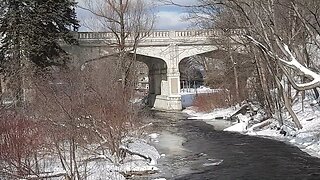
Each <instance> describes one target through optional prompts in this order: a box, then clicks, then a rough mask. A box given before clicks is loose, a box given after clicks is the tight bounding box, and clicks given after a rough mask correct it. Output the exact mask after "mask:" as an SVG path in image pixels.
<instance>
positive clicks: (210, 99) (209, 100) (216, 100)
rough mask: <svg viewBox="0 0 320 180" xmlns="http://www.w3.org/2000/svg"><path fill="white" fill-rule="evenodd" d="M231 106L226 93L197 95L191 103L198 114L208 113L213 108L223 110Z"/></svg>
mask: <svg viewBox="0 0 320 180" xmlns="http://www.w3.org/2000/svg"><path fill="white" fill-rule="evenodd" d="M230 105H231V102H230V98H229V94H228V92H227V91H219V92H214V93H206V94H198V95H197V96H196V98H195V99H194V101H193V106H195V107H196V108H197V111H200V112H209V111H211V110H213V109H215V108H223V107H228V106H230Z"/></svg>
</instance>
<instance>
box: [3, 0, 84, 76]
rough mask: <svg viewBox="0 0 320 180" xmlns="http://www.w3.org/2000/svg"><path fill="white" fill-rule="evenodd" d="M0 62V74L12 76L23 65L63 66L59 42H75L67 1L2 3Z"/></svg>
mask: <svg viewBox="0 0 320 180" xmlns="http://www.w3.org/2000/svg"><path fill="white" fill-rule="evenodd" d="M0 4H2V7H1V9H2V11H1V10H0V13H2V14H0V34H1V36H2V37H3V38H2V40H1V44H0V54H2V55H3V58H2V60H1V59H0V60H1V62H0V67H1V70H2V73H5V75H8V74H12V73H15V72H16V71H17V70H18V69H19V68H21V67H23V66H24V65H25V64H26V63H32V64H33V65H35V66H36V67H39V68H45V67H48V66H63V65H65V64H66V61H67V59H68V58H67V53H66V52H65V51H64V50H63V49H62V48H61V46H60V45H59V41H61V40H63V41H64V42H66V43H75V40H74V39H73V38H72V34H71V33H70V32H71V29H70V27H73V28H74V29H77V28H78V26H79V25H78V21H77V20H76V14H75V11H74V9H73V7H74V6H75V2H73V1H70V0H2V1H1V3H0Z"/></svg>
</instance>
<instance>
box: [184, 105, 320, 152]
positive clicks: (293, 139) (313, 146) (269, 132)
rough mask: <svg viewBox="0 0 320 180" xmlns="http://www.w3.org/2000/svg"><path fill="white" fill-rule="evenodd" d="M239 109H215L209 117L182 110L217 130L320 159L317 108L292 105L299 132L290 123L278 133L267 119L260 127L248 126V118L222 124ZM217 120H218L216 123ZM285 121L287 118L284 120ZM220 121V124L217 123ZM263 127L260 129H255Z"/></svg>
mask: <svg viewBox="0 0 320 180" xmlns="http://www.w3.org/2000/svg"><path fill="white" fill-rule="evenodd" d="M237 109H239V108H236V107H230V108H226V109H216V110H213V111H212V112H210V113H199V112H195V111H193V110H192V107H191V108H189V109H186V110H184V112H185V113H187V114H189V116H190V117H189V118H190V119H201V120H203V121H205V122H206V123H208V124H211V125H213V126H215V127H216V126H218V127H219V128H216V129H217V130H222V129H223V130H224V131H233V132H239V133H242V134H246V135H252V136H261V137H264V138H272V139H275V140H280V141H284V142H288V143H290V144H292V145H295V146H297V147H299V148H300V149H301V150H303V151H305V152H307V153H308V154H310V155H312V156H316V157H320V107H319V105H318V104H313V103H312V102H311V101H308V100H306V101H305V103H304V105H303V108H302V105H301V103H295V104H294V106H293V110H294V111H295V112H296V114H297V117H298V118H299V120H300V122H301V124H302V126H303V128H302V129H301V130H297V129H296V128H294V125H293V123H291V122H290V121H285V125H284V126H283V127H282V130H281V129H280V128H279V127H280V126H279V124H278V121H277V120H275V119H268V120H265V121H263V122H261V123H256V124H255V123H252V117H250V116H249V115H242V114H239V115H237V117H238V119H239V121H240V122H231V121H225V120H223V119H226V117H230V116H231V115H232V114H233V113H234V112H236V110H237ZM216 118H218V119H216ZM284 118H287V117H284ZM221 119H222V120H221ZM262 123H265V125H264V126H262V128H257V127H259V126H260V125H261V124H262Z"/></svg>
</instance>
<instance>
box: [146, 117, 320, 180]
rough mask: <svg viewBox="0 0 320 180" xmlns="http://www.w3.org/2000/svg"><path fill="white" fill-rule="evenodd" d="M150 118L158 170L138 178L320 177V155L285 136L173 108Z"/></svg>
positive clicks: (231, 178) (196, 179) (204, 179)
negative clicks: (252, 132)
mask: <svg viewBox="0 0 320 180" xmlns="http://www.w3.org/2000/svg"><path fill="white" fill-rule="evenodd" d="M153 121H154V122H153V124H154V131H157V132H158V133H159V134H160V136H159V138H158V141H156V142H154V143H153V145H155V146H156V148H157V149H158V151H159V152H160V154H163V157H162V158H161V159H160V160H159V162H158V163H159V164H158V167H159V168H160V170H161V172H159V173H157V174H155V175H152V176H149V177H145V178H143V179H155V178H160V177H162V178H166V179H167V180H169V179H180V180H182V179H191V180H193V179H194V180H206V179H208V180H211V179H212V180H213V179H223V180H224V179H226V180H228V179H230V180H235V179H257V180H260V179H272V180H273V179H320V159H318V158H315V157H311V156H309V155H308V154H306V153H304V152H302V151H301V150H299V149H298V148H297V147H294V146H291V145H289V144H286V143H284V142H279V141H274V140H271V139H264V138H259V137H253V136H246V135H241V134H238V133H230V132H224V131H220V130H216V129H217V128H215V127H214V125H209V124H206V123H205V122H203V121H197V120H187V119H186V118H185V117H183V115H182V114H177V113H160V112H155V114H154V118H153ZM219 129H221V127H220V125H219Z"/></svg>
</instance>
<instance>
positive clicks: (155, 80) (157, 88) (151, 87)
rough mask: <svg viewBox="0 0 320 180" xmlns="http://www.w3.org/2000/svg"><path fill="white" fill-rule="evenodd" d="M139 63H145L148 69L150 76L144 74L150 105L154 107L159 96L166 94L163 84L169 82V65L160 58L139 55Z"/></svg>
mask: <svg viewBox="0 0 320 180" xmlns="http://www.w3.org/2000/svg"><path fill="white" fill-rule="evenodd" d="M136 57H137V61H139V62H142V63H144V64H145V65H147V67H148V73H147V74H148V75H147V77H146V74H144V75H143V74H142V75H143V76H144V78H145V79H147V81H148V82H144V83H147V84H148V97H147V98H148V105H149V106H150V107H154V103H155V100H156V96H157V95H161V94H164V93H165V92H164V90H165V89H163V87H164V86H165V85H164V84H163V83H164V82H165V81H167V64H166V62H165V61H164V60H162V59H160V58H155V57H150V56H145V55H141V54H137V55H136Z"/></svg>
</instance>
